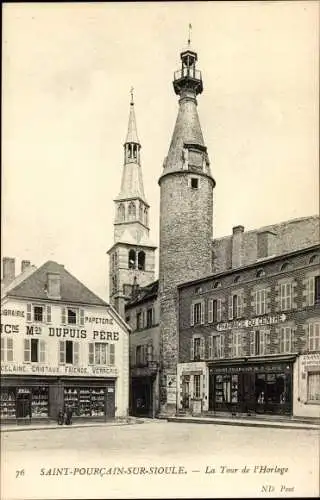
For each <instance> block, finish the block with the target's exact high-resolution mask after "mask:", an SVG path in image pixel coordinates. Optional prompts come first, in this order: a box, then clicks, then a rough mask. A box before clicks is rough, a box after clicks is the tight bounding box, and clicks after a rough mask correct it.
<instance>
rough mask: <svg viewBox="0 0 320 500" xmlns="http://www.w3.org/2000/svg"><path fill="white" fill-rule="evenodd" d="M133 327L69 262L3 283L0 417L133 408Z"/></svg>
mask: <svg viewBox="0 0 320 500" xmlns="http://www.w3.org/2000/svg"><path fill="white" fill-rule="evenodd" d="M128 366H129V329H128V327H127V325H126V324H125V323H124V321H123V320H122V319H121V317H120V316H119V315H118V314H117V313H116V311H115V310H114V309H113V308H112V307H110V306H109V305H108V304H107V303H105V302H104V301H103V300H102V299H100V298H99V297H97V296H96V295H95V294H94V293H93V292H91V291H90V290H88V289H87V288H86V287H85V286H84V285H83V284H82V283H81V282H80V281H78V280H77V279H76V278H75V277H74V276H72V275H71V274H70V273H69V272H68V271H67V270H66V269H65V268H64V266H62V265H59V264H57V263H56V262H52V261H49V262H46V263H45V264H44V265H43V266H41V267H40V268H39V269H36V268H33V269H32V270H31V272H29V273H28V274H27V275H26V276H22V277H21V276H18V277H17V278H16V279H13V281H12V282H11V284H9V285H8V286H6V287H4V288H3V290H2V299H1V401H0V412H1V419H2V420H8V421H14V420H20V419H24V420H30V419H32V420H36V419H56V418H57V415H58V412H59V410H61V409H65V408H66V407H70V406H71V407H72V409H73V416H74V418H81V417H82V418H94V419H113V418H115V417H126V416H127V415H128V396H129V373H128Z"/></svg>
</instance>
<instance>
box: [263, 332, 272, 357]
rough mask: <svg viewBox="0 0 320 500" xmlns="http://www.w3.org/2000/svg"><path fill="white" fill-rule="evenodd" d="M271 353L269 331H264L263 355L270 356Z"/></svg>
mask: <svg viewBox="0 0 320 500" xmlns="http://www.w3.org/2000/svg"><path fill="white" fill-rule="evenodd" d="M270 351H271V335H270V330H265V331H264V353H265V354H270Z"/></svg>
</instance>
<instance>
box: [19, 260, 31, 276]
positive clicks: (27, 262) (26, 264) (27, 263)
mask: <svg viewBox="0 0 320 500" xmlns="http://www.w3.org/2000/svg"><path fill="white" fill-rule="evenodd" d="M30 264H31V262H30V260H22V261H21V272H22V273H23V272H24V271H25V270H26V269H27V267H29V266H30Z"/></svg>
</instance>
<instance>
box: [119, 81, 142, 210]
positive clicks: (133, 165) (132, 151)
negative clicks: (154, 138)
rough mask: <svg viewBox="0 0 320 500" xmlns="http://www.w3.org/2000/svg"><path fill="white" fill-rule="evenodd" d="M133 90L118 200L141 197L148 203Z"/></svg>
mask: <svg viewBox="0 0 320 500" xmlns="http://www.w3.org/2000/svg"><path fill="white" fill-rule="evenodd" d="M132 92H133V89H131V102H130V114H129V124H128V133H127V138H126V142H125V144H124V150H125V159H124V167H123V171H122V180H121V188H120V193H119V195H118V196H117V198H116V200H126V199H133V198H140V199H141V200H142V201H144V203H145V204H146V205H147V201H146V198H145V194H144V188H143V179H142V169H141V165H140V150H141V144H140V142H139V139H138V134H137V124H136V116H135V111H134V102H133V93H132Z"/></svg>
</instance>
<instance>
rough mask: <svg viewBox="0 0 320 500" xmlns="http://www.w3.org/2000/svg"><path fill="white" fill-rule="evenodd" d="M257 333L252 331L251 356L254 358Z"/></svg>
mask: <svg viewBox="0 0 320 500" xmlns="http://www.w3.org/2000/svg"><path fill="white" fill-rule="evenodd" d="M255 333H256V332H255V331H254V330H251V331H250V356H254V355H255V353H256V346H255V340H256V339H255Z"/></svg>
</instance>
